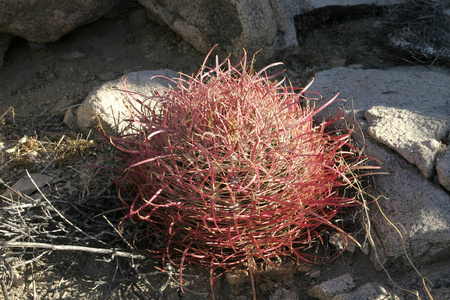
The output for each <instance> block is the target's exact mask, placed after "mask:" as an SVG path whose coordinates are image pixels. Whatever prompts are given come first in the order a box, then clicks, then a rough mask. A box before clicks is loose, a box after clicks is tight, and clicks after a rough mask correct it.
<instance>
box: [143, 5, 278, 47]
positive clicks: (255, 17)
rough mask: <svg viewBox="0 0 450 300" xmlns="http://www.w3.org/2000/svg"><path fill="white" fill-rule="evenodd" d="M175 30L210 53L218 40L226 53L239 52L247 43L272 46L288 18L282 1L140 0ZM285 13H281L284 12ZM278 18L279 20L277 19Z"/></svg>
mask: <svg viewBox="0 0 450 300" xmlns="http://www.w3.org/2000/svg"><path fill="white" fill-rule="evenodd" d="M139 2H140V3H141V4H142V5H144V6H145V7H146V8H148V9H150V10H151V11H152V13H153V14H155V15H156V16H157V17H159V18H160V19H161V20H163V21H164V22H165V23H166V24H168V25H169V26H170V27H171V28H172V30H174V31H175V32H177V33H178V34H180V35H181V36H182V37H183V39H185V40H186V41H188V42H189V43H190V44H192V45H193V46H194V47H195V48H196V49H197V50H199V51H201V52H203V53H207V52H208V51H209V50H210V49H211V48H212V47H213V46H214V45H215V44H219V47H220V48H219V49H220V50H221V52H223V53H236V52H237V51H239V52H240V51H241V49H242V47H245V48H246V49H247V50H248V51H251V52H254V51H258V50H260V49H261V48H265V50H264V54H266V55H268V56H270V55H271V54H272V53H271V51H270V49H266V48H268V47H270V46H272V45H273V44H274V43H275V40H276V38H277V34H278V32H279V31H284V30H283V28H282V27H283V25H282V24H281V23H279V22H281V21H282V20H284V19H285V16H284V15H283V9H282V7H281V1H272V0H262V1H261V0H249V1H229V0H220V1H205V0H203V1H190V0H183V1H179V0H139ZM280 14H281V15H280ZM277 22H278V23H277Z"/></svg>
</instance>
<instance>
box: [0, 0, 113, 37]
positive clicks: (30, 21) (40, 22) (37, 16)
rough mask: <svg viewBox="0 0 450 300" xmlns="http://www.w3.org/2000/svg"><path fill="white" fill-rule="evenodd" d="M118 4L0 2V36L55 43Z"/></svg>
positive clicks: (96, 0)
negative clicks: (5, 35) (4, 34)
mask: <svg viewBox="0 0 450 300" xmlns="http://www.w3.org/2000/svg"><path fill="white" fill-rule="evenodd" d="M117 3H118V0H85V1H79V0H56V1H55V0H40V1H29V0H0V33H8V34H10V35H13V36H20V37H22V38H25V39H27V40H28V41H30V42H36V43H48V42H54V41H56V40H58V39H59V38H60V37H62V36H63V35H65V34H66V33H68V32H70V31H72V30H73V29H75V28H77V27H79V26H81V25H84V24H87V23H90V22H92V21H95V20H97V19H98V18H100V17H101V16H103V15H104V14H105V13H106V12H108V11H109V10H110V9H111V8H113V7H114V6H115V5H116V4H117Z"/></svg>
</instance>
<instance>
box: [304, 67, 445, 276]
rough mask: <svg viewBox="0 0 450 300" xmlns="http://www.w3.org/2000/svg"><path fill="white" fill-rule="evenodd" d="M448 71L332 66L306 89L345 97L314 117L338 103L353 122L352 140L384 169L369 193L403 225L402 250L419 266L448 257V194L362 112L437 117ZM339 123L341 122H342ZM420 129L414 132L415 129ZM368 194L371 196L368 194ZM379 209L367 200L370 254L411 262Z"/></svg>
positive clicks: (328, 112)
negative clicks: (374, 132) (382, 138)
mask: <svg viewBox="0 0 450 300" xmlns="http://www.w3.org/2000/svg"><path fill="white" fill-rule="evenodd" d="M449 82H450V76H449V73H448V71H447V70H445V69H440V68H425V67H402V68H394V69H389V70H354V69H350V68H335V69H331V70H326V71H322V72H319V73H317V74H316V76H315V82H314V83H313V85H312V86H311V88H310V90H312V91H315V92H319V93H321V94H322V95H323V97H324V101H325V100H327V99H330V98H331V97H333V96H334V95H335V94H336V93H338V92H339V93H340V94H339V98H343V99H346V100H347V101H346V102H343V101H341V102H337V103H334V104H332V105H330V106H329V107H328V108H326V109H325V110H324V111H322V112H321V113H320V114H319V115H318V116H317V118H316V119H317V120H322V119H328V118H330V117H331V116H336V115H337V113H338V112H339V108H340V107H341V108H342V109H343V110H345V113H344V115H345V119H346V122H347V123H348V124H350V125H354V126H355V132H354V134H353V143H354V144H355V145H356V146H358V147H360V148H363V149H364V153H365V155H367V156H369V157H373V158H376V159H378V160H379V161H380V162H381V163H382V171H383V172H388V173H389V175H384V176H383V175H379V176H377V178H376V179H377V183H376V186H375V187H374V189H373V191H372V194H373V195H374V196H375V197H378V196H379V197H380V198H379V203H380V205H381V207H382V209H383V211H384V213H385V214H386V216H387V217H388V218H389V219H390V220H391V221H392V222H393V223H395V224H396V225H397V226H398V228H399V230H400V231H401V233H402V235H403V238H404V241H405V247H406V249H405V250H406V251H407V253H408V254H409V256H410V257H411V259H412V261H414V263H415V264H416V265H418V266H422V265H426V264H429V263H432V262H435V261H439V260H441V259H446V258H449V257H450V201H449V200H450V197H449V195H448V192H447V191H446V190H445V189H444V188H443V187H442V186H441V185H439V184H438V183H435V182H434V180H433V178H430V179H427V178H425V177H424V176H423V174H422V173H421V172H420V171H419V170H418V168H417V167H416V166H414V165H412V164H410V163H409V162H408V161H406V160H405V159H404V158H403V157H402V156H401V155H399V154H398V153H397V152H395V151H393V150H392V149H391V148H389V147H388V146H386V145H385V144H383V143H380V142H378V141H376V140H375V139H373V138H372V137H371V136H370V135H369V134H368V133H367V131H368V128H369V123H368V121H367V120H366V119H365V117H364V114H365V112H366V111H368V110H370V109H371V108H372V107H375V106H383V107H386V108H390V109H395V110H396V111H398V110H408V111H410V112H414V113H417V114H420V115H421V116H422V117H424V118H425V117H430V118H436V119H440V118H442V116H450V90H449V89H448V83H449ZM341 126H343V122H342V123H341ZM415 134H417V135H418V133H415ZM367 200H369V199H367ZM377 211H378V209H377V207H376V206H375V205H374V206H371V212H372V216H373V219H372V235H373V237H374V239H375V246H376V248H375V249H373V248H372V249H371V251H370V256H371V259H372V260H373V261H374V264H375V266H378V267H379V264H378V260H377V259H376V257H375V253H378V257H379V263H381V264H383V265H386V264H395V265H397V266H398V267H401V268H408V267H410V265H409V263H408V261H407V260H406V257H405V252H404V249H403V246H402V241H401V237H400V236H399V234H398V233H397V231H396V230H395V229H394V228H393V227H392V226H391V225H390V224H389V223H388V222H387V220H386V219H384V218H383V216H382V215H381V214H380V213H378V214H377V213H376V212H377Z"/></svg>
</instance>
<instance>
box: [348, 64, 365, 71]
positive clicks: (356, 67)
mask: <svg viewBox="0 0 450 300" xmlns="http://www.w3.org/2000/svg"><path fill="white" fill-rule="evenodd" d="M348 67H349V68H350V69H354V70H357V69H362V68H363V67H364V66H363V65H362V64H350V65H348Z"/></svg>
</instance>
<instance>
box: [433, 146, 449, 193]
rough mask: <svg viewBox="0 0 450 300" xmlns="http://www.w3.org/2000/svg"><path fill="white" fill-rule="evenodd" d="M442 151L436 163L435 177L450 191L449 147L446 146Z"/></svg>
mask: <svg viewBox="0 0 450 300" xmlns="http://www.w3.org/2000/svg"><path fill="white" fill-rule="evenodd" d="M443 153H444V154H443V155H442V156H441V157H439V158H438V161H437V164H436V171H437V177H438V180H439V183H440V184H442V186H443V187H445V188H446V189H447V190H449V191H450V148H449V147H448V146H447V149H446V151H445V152H443Z"/></svg>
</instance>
